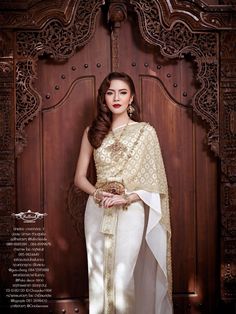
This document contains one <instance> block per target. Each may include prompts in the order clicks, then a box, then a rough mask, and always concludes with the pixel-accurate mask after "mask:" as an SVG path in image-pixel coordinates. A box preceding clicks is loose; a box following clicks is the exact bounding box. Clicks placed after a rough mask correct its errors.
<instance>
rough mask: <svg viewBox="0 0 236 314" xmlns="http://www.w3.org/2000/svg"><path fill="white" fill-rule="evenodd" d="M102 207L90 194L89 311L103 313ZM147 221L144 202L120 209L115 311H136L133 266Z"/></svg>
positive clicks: (122, 313)
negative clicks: (126, 208) (124, 209)
mask: <svg viewBox="0 0 236 314" xmlns="http://www.w3.org/2000/svg"><path fill="white" fill-rule="evenodd" d="M102 219H103V208H100V207H98V206H97V205H96V204H95V202H94V200H93V198H92V197H91V196H90V197H89V199H88V202H87V206H86V211H85V237H86V246H87V257H88V275H89V313H90V314H103V313H104V234H103V233H102V232H101V223H102ZM144 224H145V214H144V205H143V202H142V201H138V202H135V203H133V204H131V205H130V206H129V208H128V210H126V211H123V210H118V222H117V230H116V240H115V242H116V243H115V262H114V299H115V300H114V305H115V313H116V314H135V287H134V269H135V265H136V262H137V258H138V255H139V251H140V247H141V243H142V239H143V232H144Z"/></svg>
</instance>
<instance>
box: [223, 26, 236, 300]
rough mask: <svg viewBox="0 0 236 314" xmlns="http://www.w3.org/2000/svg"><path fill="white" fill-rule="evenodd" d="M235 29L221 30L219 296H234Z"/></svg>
mask: <svg viewBox="0 0 236 314" xmlns="http://www.w3.org/2000/svg"><path fill="white" fill-rule="evenodd" d="M235 38H236V32H235V31H234V32H233V31H232V32H223V33H222V34H221V47H222V49H221V80H220V102H221V105H222V109H221V112H222V114H221V121H222V126H221V133H220V155H221V171H222V176H221V200H222V201H221V215H222V219H221V222H222V230H221V248H222V250H221V265H222V267H221V296H222V299H223V300H228V299H235V298H236V290H235V287H236V262H235V261H236V249H235V243H236V227H235V222H236V42H235Z"/></svg>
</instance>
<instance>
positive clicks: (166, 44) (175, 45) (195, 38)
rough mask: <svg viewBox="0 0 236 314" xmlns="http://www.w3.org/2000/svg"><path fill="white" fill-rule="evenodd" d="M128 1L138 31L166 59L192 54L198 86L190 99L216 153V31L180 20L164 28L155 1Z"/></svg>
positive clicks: (217, 108)
mask: <svg viewBox="0 0 236 314" xmlns="http://www.w3.org/2000/svg"><path fill="white" fill-rule="evenodd" d="M131 2H132V3H133V5H134V8H135V11H136V12H137V14H138V19H139V27H140V31H141V33H142V36H143V37H144V39H145V40H146V41H147V42H149V43H150V44H152V45H156V46H160V48H161V53H162V54H163V55H164V56H167V57H169V58H177V57H181V56H183V55H185V54H189V53H190V54H191V55H192V56H193V57H194V61H195V62H196V63H197V66H198V74H197V78H196V79H197V80H198V81H199V82H200V83H201V88H200V90H199V91H198V92H197V94H196V95H195V97H194V99H193V108H194V110H195V112H196V113H197V114H198V115H199V116H201V118H202V119H203V120H206V122H207V123H208V124H209V125H210V131H209V133H208V143H209V145H210V146H211V149H212V150H213V151H214V152H215V153H216V154H218V151H219V127H218V123H219V118H218V112H219V106H218V97H217V93H218V90H217V87H218V86H217V82H218V68H217V48H218V38H217V34H214V33H193V32H191V31H190V30H189V28H188V27H187V26H185V24H183V23H180V22H177V23H176V24H175V25H174V26H173V27H172V28H171V29H169V30H167V29H166V28H164V27H163V25H162V23H161V19H160V12H159V6H158V5H157V3H156V1H155V0H152V1H131ZM150 2H151V3H150Z"/></svg>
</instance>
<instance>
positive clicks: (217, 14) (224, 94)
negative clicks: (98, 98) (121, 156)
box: [0, 0, 236, 299]
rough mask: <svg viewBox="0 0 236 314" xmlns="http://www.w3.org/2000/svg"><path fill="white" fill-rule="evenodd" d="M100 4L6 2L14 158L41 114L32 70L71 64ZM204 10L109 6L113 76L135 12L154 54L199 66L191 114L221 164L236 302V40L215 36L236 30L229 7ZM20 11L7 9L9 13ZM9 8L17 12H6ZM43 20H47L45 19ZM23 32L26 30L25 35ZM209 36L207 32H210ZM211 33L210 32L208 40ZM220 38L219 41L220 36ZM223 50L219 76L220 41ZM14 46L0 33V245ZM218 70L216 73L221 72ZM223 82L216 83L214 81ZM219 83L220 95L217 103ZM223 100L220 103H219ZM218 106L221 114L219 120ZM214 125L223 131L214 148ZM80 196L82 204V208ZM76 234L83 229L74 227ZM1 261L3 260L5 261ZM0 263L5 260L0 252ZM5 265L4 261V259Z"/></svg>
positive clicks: (191, 4)
mask: <svg viewBox="0 0 236 314" xmlns="http://www.w3.org/2000/svg"><path fill="white" fill-rule="evenodd" d="M104 3H105V1H104V0H100V1H95V0H92V1H86V0H79V1H76V0H67V1H62V0H57V1H50V0H38V1H37V0H31V1H27V0H25V1H21V3H19V1H11V2H9V1H4V7H3V9H4V11H2V12H1V13H0V26H1V28H4V27H5V28H8V29H11V28H12V29H13V28H14V29H15V28H23V30H21V31H17V32H16V43H17V46H16V60H14V61H15V64H16V79H17V82H16V83H17V89H16V100H17V106H16V116H17V119H16V141H17V146H16V148H17V149H16V152H17V153H18V154H19V153H20V152H21V151H22V149H23V147H24V145H25V144H26V139H25V134H24V127H25V125H26V124H27V123H29V121H30V120H32V119H33V118H34V117H35V116H36V115H37V113H38V112H39V110H40V108H41V97H40V95H38V93H37V92H36V91H35V90H34V88H33V81H34V79H35V77H36V62H37V58H38V56H39V55H43V54H47V55H50V56H51V57H52V58H55V59H57V60H65V59H67V58H69V57H70V56H72V55H73V54H74V53H75V51H76V49H77V48H79V47H81V46H84V45H85V44H86V43H87V42H88V41H89V40H90V38H91V36H92V35H93V33H94V29H95V19H96V14H97V12H98V10H99V8H100V7H101V5H103V4H104ZM220 3H221V4H223V5H218V6H207V5H206V4H204V2H203V1H200V0H185V1H179V0H170V1H166V0H127V1H125V0H123V1H122V0H120V1H118V0H117V1H115V0H114V1H107V4H109V5H110V7H109V17H110V18H109V19H110V21H112V23H113V35H112V36H113V42H112V43H113V45H112V49H113V56H114V60H113V61H112V63H113V69H117V68H118V67H119V59H118V57H119V47H118V44H117V43H118V40H117V38H118V37H117V30H118V26H119V23H120V22H121V21H123V20H124V19H125V18H126V7H128V9H134V10H135V11H136V12H137V15H138V19H139V26H140V31H141V33H142V36H143V38H144V39H145V40H146V41H147V42H149V43H150V44H153V45H156V46H159V47H160V49H161V53H162V54H163V55H164V56H167V57H169V58H179V57H182V56H184V55H186V54H191V55H192V56H193V58H194V61H195V62H196V64H197V68H198V69H197V80H198V81H199V82H200V83H201V88H200V89H199V91H198V92H197V94H196V95H195V97H194V99H193V108H194V110H195V111H196V112H197V114H199V115H200V116H201V117H202V119H205V120H206V122H207V123H208V125H209V126H210V131H209V134H208V139H209V144H210V146H211V148H212V150H213V151H214V152H216V153H217V154H218V153H219V156H220V157H221V171H222V176H221V214H222V219H221V222H222V231H221V243H222V256H221V265H222V268H221V283H222V285H221V294H222V298H223V299H233V298H235V297H236V292H235V290H234V288H233V287H235V281H236V276H235V264H234V262H233V261H235V255H236V253H235V248H234V243H235V240H236V239H235V238H236V233H235V213H236V211H235V207H236V157H235V156H236V107H235V103H236V74H235V73H236V57H235V56H236V48H235V44H233V43H235V37H236V32H233V31H231V32H229V31H228V32H222V34H220V32H218V33H217V31H219V30H220V31H222V30H229V29H236V19H235V18H234V16H235V6H234V5H233V4H234V2H233V1H223V0H222V1H220ZM14 4H15V5H18V7H12V6H11V5H14ZM12 8H14V9H15V8H17V9H18V10H13V11H11V9H12ZM45 12H46V13H45ZM27 29H28V30H27ZM208 31H210V32H208ZM213 31H214V32H213ZM218 34H220V35H218ZM219 38H220V44H221V47H222V54H221V57H220V63H221V68H220V69H219V56H218V51H219V44H218V41H219ZM13 64H14V62H13V38H12V36H11V33H10V32H8V33H3V32H0V98H1V99H0V122H1V123H0V170H1V171H0V210H1V213H2V214H3V215H1V219H0V227H1V228H0V230H1V235H0V236H1V241H2V240H4V238H3V237H5V236H6V235H7V234H9V233H10V230H11V228H12V219H11V217H10V216H9V213H10V212H12V209H13V208H14V207H15V204H14V195H15V192H14V180H13V177H14V137H15V134H14V117H13V116H14V113H15V111H14V100H13V91H14V71H13ZM219 70H220V71H219ZM219 72H220V73H221V74H220V79H219V77H218V73H219ZM218 82H220V95H218ZM218 96H220V97H218ZM218 99H220V104H221V110H220V117H219V105H218ZM219 121H222V127H221V128H220V147H219ZM77 197H78V195H77V194H76V192H75V191H74V189H73V188H71V190H70V191H69V197H68V208H69V212H70V214H71V216H72V217H73V219H74V221H76V220H77V219H79V221H81V217H80V214H81V213H80V211H79V208H78V207H77V205H76V202H77V201H78V199H77ZM81 200H84V199H83V197H82V196H81V195H80V197H79V201H80V202H82V203H81V206H82V205H83V204H84V203H83V202H84V201H81ZM75 225H76V230H77V231H78V233H79V234H81V232H82V226H81V223H79V225H78V223H75ZM5 253H6V254H5ZM5 253H4V254H2V256H5V257H7V256H10V254H7V252H5ZM6 260H7V258H6Z"/></svg>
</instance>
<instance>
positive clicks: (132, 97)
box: [129, 95, 134, 105]
mask: <svg viewBox="0 0 236 314" xmlns="http://www.w3.org/2000/svg"><path fill="white" fill-rule="evenodd" d="M133 100H134V95H132V96H131V97H130V100H129V104H130V105H131V104H132V102H133Z"/></svg>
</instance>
